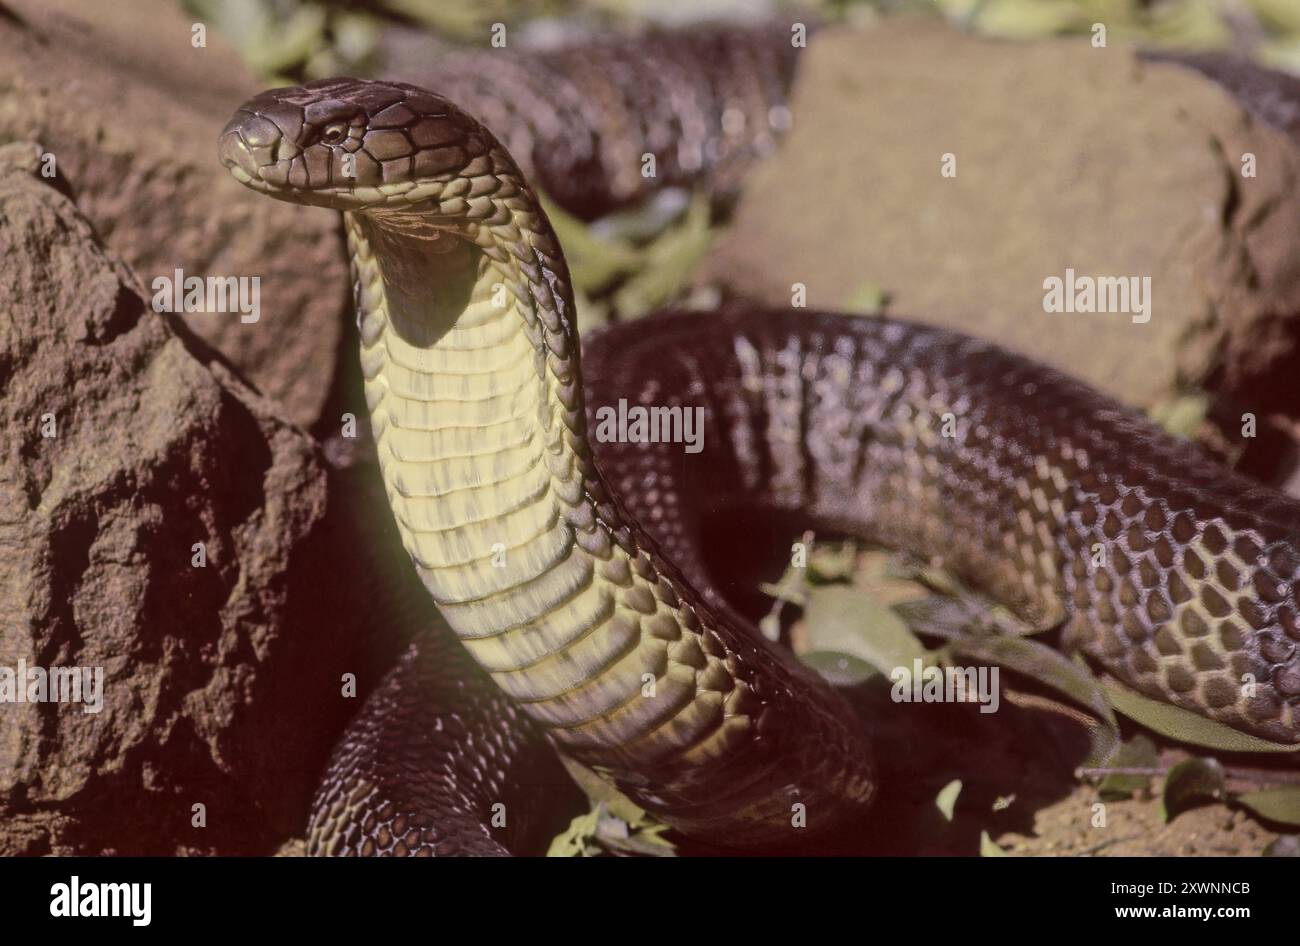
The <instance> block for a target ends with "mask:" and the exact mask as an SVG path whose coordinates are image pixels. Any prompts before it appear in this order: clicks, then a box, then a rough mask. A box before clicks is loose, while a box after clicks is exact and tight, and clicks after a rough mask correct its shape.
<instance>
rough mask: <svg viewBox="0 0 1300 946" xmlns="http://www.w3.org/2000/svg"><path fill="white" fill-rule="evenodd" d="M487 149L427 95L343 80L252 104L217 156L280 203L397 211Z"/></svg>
mask: <svg viewBox="0 0 1300 946" xmlns="http://www.w3.org/2000/svg"><path fill="white" fill-rule="evenodd" d="M489 141H490V137H489V136H488V135H487V133H486V132H485V131H484V130H483V129H482V127H481V126H480V125H479V124H478V123H477V122H476V121H474V120H473V119H472V118H470V117H469V116H468V115H466V114H465V113H464V112H462V111H460V110H459V109H458V108H456V107H455V106H454V105H452V104H451V103H450V102H448V101H447V100H446V99H444V98H442V97H441V96H438V95H434V94H433V93H432V92H426V91H424V90H423V89H420V88H417V87H416V86H412V85H407V84H405V83H401V82H370V81H366V80H363V79H348V78H339V79H322V80H319V81H316V82H309V83H308V84H306V85H303V86H290V87H286V88H279V89H270V90H268V91H266V92H263V93H261V94H260V95H257V96H255V97H253V98H251V99H249V100H248V101H247V102H245V103H244V104H243V105H241V106H240V107H239V109H238V111H236V112H235V115H234V117H233V118H231V119H230V121H229V123H227V125H226V127H225V128H224V129H223V130H222V132H221V140H220V155H221V163H222V164H224V165H225V166H226V167H227V168H228V169H229V170H230V173H231V174H232V175H234V177H235V178H236V179H238V180H239V181H240V182H241V183H243V184H245V185H247V186H248V187H251V188H253V189H254V190H259V191H262V192H264V193H266V194H269V195H270V196H272V197H278V198H280V199H281V200H287V201H290V202H292V203H304V204H314V205H317V206H322V207H332V208H334V209H336V210H352V211H361V210H377V209H403V208H407V207H410V206H412V204H413V203H416V202H418V201H420V200H425V199H428V198H429V197H436V196H437V194H438V192H439V191H440V190H441V186H442V185H443V184H445V183H446V182H447V181H449V180H451V179H452V178H453V177H455V176H456V174H457V172H458V170H459V169H460V168H462V167H464V166H465V164H467V163H468V162H469V161H470V160H471V159H472V158H474V157H476V156H478V155H481V154H483V153H484V152H485V151H487V150H488V148H489V145H488V142H489Z"/></svg>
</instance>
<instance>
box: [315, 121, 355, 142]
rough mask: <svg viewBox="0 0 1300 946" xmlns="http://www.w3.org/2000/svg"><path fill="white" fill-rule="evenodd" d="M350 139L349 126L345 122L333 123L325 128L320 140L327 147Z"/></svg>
mask: <svg viewBox="0 0 1300 946" xmlns="http://www.w3.org/2000/svg"><path fill="white" fill-rule="evenodd" d="M347 137H348V126H347V125H345V124H344V123H343V122H333V123H331V124H329V125H326V126H325V130H324V131H322V132H321V133H320V140H321V141H322V142H324V143H325V144H327V145H336V144H340V143H342V142H343V141H344V140H345V139H346V138H347Z"/></svg>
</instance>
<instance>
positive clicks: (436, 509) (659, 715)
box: [346, 203, 870, 843]
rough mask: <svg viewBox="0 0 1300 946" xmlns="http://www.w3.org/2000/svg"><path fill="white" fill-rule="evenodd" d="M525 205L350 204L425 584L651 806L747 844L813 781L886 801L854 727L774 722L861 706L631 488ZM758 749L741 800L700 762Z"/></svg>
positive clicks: (852, 799) (394, 495)
mask: <svg viewBox="0 0 1300 946" xmlns="http://www.w3.org/2000/svg"><path fill="white" fill-rule="evenodd" d="M521 206H522V209H521V207H520V206H516V207H505V208H504V209H500V210H498V211H497V212H491V211H487V212H485V215H486V214H488V213H490V214H491V219H490V220H487V221H485V222H481V223H474V224H471V225H468V226H466V225H465V224H464V223H463V221H462V222H460V223H458V227H459V228H460V229H459V231H458V232H457V233H455V234H454V235H453V234H448V233H447V232H444V231H441V230H438V229H436V228H437V227H438V226H439V225H440V224H439V222H438V221H437V220H436V219H435V218H433V217H430V218H427V219H425V220H424V221H423V222H422V221H420V220H418V219H416V218H414V217H413V216H408V215H400V216H396V217H383V216H376V215H374V214H347V215H346V219H347V232H348V238H349V242H350V244H351V250H352V260H353V267H354V288H355V292H356V299H357V309H358V324H359V327H360V336H361V362H362V368H363V373H364V376H365V388H366V398H367V402H368V405H369V409H370V412H371V418H372V422H373V426H374V433H375V439H376V444H377V448H378V453H379V461H380V467H381V470H382V473H383V478H384V482H385V485H386V488H387V491H388V497H389V501H390V503H391V505H392V509H393V513H394V516H395V518H396V520H397V524H398V528H399V531H400V533H401V535H402V539H403V542H404V543H405V546H406V549H407V551H408V553H409V554H410V556H411V558H412V559H413V561H414V563H415V565H416V568H417V569H418V571H419V574H420V576H421V578H422V580H423V582H424V585H425V587H426V588H427V589H428V591H429V592H430V594H431V595H432V596H433V598H434V600H435V601H436V603H437V604H438V606H439V609H440V610H441V612H442V614H443V615H444V617H445V618H446V619H447V621H448V623H449V624H450V626H451V627H452V629H453V630H454V631H455V632H456V634H457V635H458V636H459V637H460V638H461V640H462V642H463V643H464V644H465V646H466V647H467V648H468V650H469V652H470V653H471V655H472V656H473V657H474V658H475V659H476V660H477V661H478V663H479V664H480V665H481V666H482V667H484V668H485V669H486V670H487V671H488V672H489V673H490V674H491V676H492V678H493V679H494V681H495V682H496V683H497V685H498V686H500V687H501V688H502V689H503V690H504V691H505V692H506V693H507V694H508V695H509V696H511V697H513V698H514V699H515V700H516V701H518V702H519V703H520V704H521V705H522V707H523V709H524V710H525V711H526V712H527V713H528V714H529V715H530V716H532V717H533V718H534V719H535V720H537V721H538V722H540V723H542V724H543V725H544V726H545V727H547V729H548V731H549V732H550V734H551V736H552V738H553V739H554V740H555V741H556V743H557V744H559V745H560V746H561V747H562V748H563V749H564V750H565V751H566V752H568V753H569V754H570V755H572V756H574V757H575V758H577V759H579V760H580V761H583V762H585V763H587V764H588V765H592V766H594V767H596V768H598V769H600V770H601V771H604V772H606V773H607V774H609V775H611V776H612V777H614V778H615V779H616V780H617V781H618V782H619V784H620V785H621V786H622V787H623V788H624V790H625V791H629V792H630V793H631V794H632V795H633V797H635V798H637V799H638V800H639V801H640V802H641V803H642V804H643V805H645V806H646V807H649V808H651V809H654V810H660V811H663V810H664V809H673V808H675V807H681V802H682V800H683V799H688V800H691V801H693V802H694V803H695V807H696V816H697V817H699V818H700V819H701V820H702V821H704V820H708V821H711V822H713V823H715V824H716V823H717V822H718V820H719V819H722V820H723V821H725V822H728V823H732V824H734V825H735V826H736V828H737V832H738V834H737V840H738V843H743V838H741V833H740V832H741V829H742V828H744V829H753V830H755V831H766V830H770V826H772V825H778V826H779V825H780V824H781V823H782V822H783V821H786V820H788V818H789V811H790V804H791V800H792V799H805V800H808V799H811V798H813V797H817V798H822V799H827V800H828V801H829V800H835V801H836V802H845V801H847V802H848V803H849V804H852V805H858V804H861V803H865V801H866V800H867V798H868V797H869V795H870V782H869V779H868V778H867V777H866V773H865V769H863V768H862V767H861V766H862V765H865V763H860V762H857V761H855V762H852V763H850V762H848V761H846V760H850V759H855V758H856V759H861V758H863V757H865V751H864V750H862V748H861V747H860V746H857V745H850V744H849V743H851V742H852V741H853V740H852V738H851V737H848V736H846V743H845V745H844V746H843V747H842V749H843V752H842V754H841V753H836V754H835V755H836V758H834V759H826V758H818V759H805V758H803V755H804V754H805V751H806V750H805V748H804V746H803V745H802V744H801V745H793V744H792V745H785V744H782V743H780V741H779V740H776V739H774V738H772V737H768V738H766V739H760V738H756V736H757V734H758V733H760V732H763V731H765V729H770V728H771V722H772V721H774V720H775V719H777V718H782V719H783V721H784V722H789V723H791V726H790V728H789V731H790V732H794V730H796V729H799V728H800V727H799V725H798V714H799V713H800V712H809V713H812V714H813V716H812V717H810V718H809V719H808V720H807V721H806V722H807V726H808V727H814V728H815V727H816V726H818V725H821V723H820V722H819V720H821V719H822V717H823V716H830V715H834V714H835V713H837V712H838V711H839V704H834V705H833V706H832V705H830V704H823V703H822V702H819V700H818V699H810V700H808V701H806V702H805V703H803V704H801V706H803V707H805V709H800V710H796V709H794V708H793V707H792V705H789V704H790V699H791V698H790V697H789V694H790V693H791V692H792V691H793V688H792V687H791V686H790V685H788V684H789V683H790V675H791V673H795V674H796V675H797V674H798V671H797V670H791V669H790V668H789V667H788V666H787V665H786V664H785V663H784V662H783V661H781V660H780V659H779V658H777V657H776V656H775V655H774V654H772V653H770V652H768V651H766V650H763V649H762V647H761V646H758V647H757V648H756V645H755V644H754V643H752V642H746V641H745V640H744V635H743V634H739V633H737V632H736V631H735V629H734V628H728V627H724V626H722V624H721V622H720V621H719V618H718V617H717V615H715V614H713V613H712V612H711V611H709V609H708V608H707V607H705V606H704V605H703V604H702V603H701V601H700V598H699V596H698V594H697V593H696V592H695V591H694V590H693V589H692V588H691V587H690V586H689V584H687V583H686V582H685V581H684V580H683V579H681V577H680V576H678V575H677V573H676V572H675V570H673V569H672V567H671V566H670V565H669V564H668V563H665V562H662V561H660V560H659V558H658V556H657V553H656V552H655V551H654V550H653V546H652V545H651V544H650V543H648V540H646V539H645V538H644V535H643V533H641V532H640V530H639V529H638V528H637V526H636V525H635V524H634V523H631V522H629V521H627V519H626V517H625V516H624V514H623V512H622V510H621V507H620V506H618V505H617V504H615V503H613V502H612V501H611V500H610V498H609V496H610V492H609V490H608V489H607V488H606V486H605V483H604V481H603V480H602V478H601V476H600V474H599V472H598V471H597V469H596V468H595V465H594V463H593V461H592V451H591V448H590V445H589V443H588V440H587V436H586V419H585V414H584V403H583V392H582V387H581V378H580V374H579V365H578V358H579V355H578V347H577V338H576V334H575V331H574V329H573V325H572V320H571V319H570V318H569V315H568V313H569V312H570V311H571V294H570V291H569V288H568V273H567V269H566V267H565V266H564V263H563V260H562V258H561V257H560V255H559V251H558V246H557V244H556V243H555V239H554V236H553V234H552V233H551V231H550V228H549V224H548V223H547V222H546V220H545V217H544V216H543V215H542V214H541V212H540V211H539V210H534V209H530V208H531V207H535V205H532V204H531V203H524V204H522V205H521ZM521 217H522V218H523V219H521ZM411 287H418V290H415V289H412V288H411ZM816 692H817V693H821V692H822V690H816ZM825 695H826V696H827V697H829V693H828V691H827V693H826V694H825ZM765 719H766V720H767V722H766V723H765V721H764V720H765ZM784 722H783V725H784ZM809 731H811V730H809ZM756 752H757V753H758V756H759V757H758V758H754V757H753V753H756ZM746 754H749V755H750V758H749V762H748V763H746V764H752V767H753V770H754V772H755V774H754V776H753V778H751V779H749V780H748V782H749V784H747V785H745V786H743V787H744V791H743V792H741V797H730V798H728V797H725V796H726V793H725V792H720V791H719V788H718V786H716V785H710V784H709V781H708V779H707V778H701V776H700V774H699V773H700V772H701V771H702V770H703V771H705V772H708V771H710V768H711V767H712V769H714V770H720V769H723V768H730V766H728V765H726V763H728V762H730V761H733V760H738V759H739V757H740V756H742V755H746ZM827 767H829V769H830V771H827V770H826V769H827ZM647 773H654V774H653V776H652V777H651V776H648V775H647ZM814 786H815V787H814ZM729 787H730V788H732V789H735V790H737V791H739V790H740V788H741V786H738V785H736V786H729ZM828 796H829V798H828ZM714 807H717V808H719V809H721V810H713V809H714ZM826 810H829V805H828V806H827V809H826ZM675 823H678V824H679V826H685V827H689V826H690V822H689V819H681V818H678V819H675Z"/></svg>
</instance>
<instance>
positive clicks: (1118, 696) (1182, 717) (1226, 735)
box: [1101, 677, 1300, 752]
mask: <svg viewBox="0 0 1300 946" xmlns="http://www.w3.org/2000/svg"><path fill="white" fill-rule="evenodd" d="M1101 686H1102V689H1103V690H1104V691H1105V693H1106V699H1107V701H1109V703H1110V705H1111V706H1113V707H1115V709H1117V710H1119V711H1120V712H1121V713H1123V714H1124V715H1125V716H1127V717H1128V718H1129V719H1131V720H1133V721H1134V722H1136V723H1140V724H1141V725H1143V726H1145V727H1146V728H1147V729H1150V730H1151V731H1152V732H1154V733H1158V734H1159V735H1161V736H1164V737H1166V738H1167V739H1174V740H1177V741H1178V742H1186V743H1189V744H1191V745H1194V746H1202V747H1204V748H1206V749H1218V750H1220V751H1223V752H1296V751H1297V750H1300V745H1290V746H1289V745H1283V744H1281V743H1277V742H1269V741H1268V740H1267V739H1260V738H1259V737H1258V736H1251V735H1247V734H1246V733H1242V732H1238V731H1237V730H1235V729H1233V728H1232V727H1230V726H1227V725H1225V724H1224V723H1220V722H1216V721H1215V720H1212V719H1206V718H1205V717H1203V716H1198V715H1196V714H1195V713H1193V712H1191V711H1190V710H1185V709H1183V708H1182V707H1179V706H1172V705H1170V704H1169V703H1161V702H1158V701H1156V700H1153V699H1151V698H1150V697H1147V696H1143V695H1142V694H1140V693H1137V692H1135V691H1133V690H1131V689H1129V688H1128V687H1126V686H1124V685H1123V684H1122V683H1119V682H1118V681H1116V680H1114V679H1112V678H1110V677H1107V678H1105V679H1103V680H1102V681H1101Z"/></svg>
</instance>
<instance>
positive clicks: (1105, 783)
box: [1097, 733, 1160, 801]
mask: <svg viewBox="0 0 1300 946" xmlns="http://www.w3.org/2000/svg"><path fill="white" fill-rule="evenodd" d="M1159 762H1160V750H1159V749H1157V748H1156V744H1155V743H1154V742H1152V741H1151V737H1150V736H1147V735H1146V734H1145V733H1138V734H1137V735H1135V736H1134V737H1133V738H1132V739H1128V740H1126V741H1125V742H1124V743H1123V745H1121V746H1120V747H1119V751H1118V752H1117V753H1116V754H1115V757H1114V759H1112V760H1111V762H1110V765H1111V766H1113V767H1114V768H1117V769H1154V768H1155V767H1156V765H1157V764H1158V763H1159ZM1150 786H1151V776H1150V775H1133V774H1129V773H1124V772H1111V773H1110V774H1108V775H1107V776H1106V777H1105V778H1103V779H1102V780H1101V784H1100V785H1098V786H1097V794H1098V796H1100V798H1101V799H1102V800H1103V801H1117V800H1119V799H1121V798H1132V797H1133V796H1134V795H1136V794H1138V793H1139V792H1145V791H1146V790H1147V789H1148V788H1149V787H1150Z"/></svg>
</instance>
